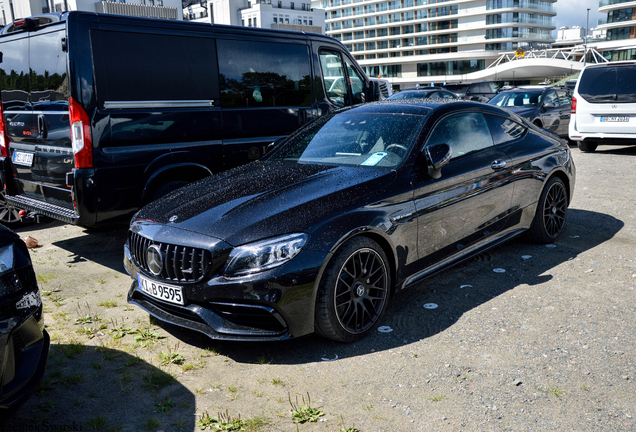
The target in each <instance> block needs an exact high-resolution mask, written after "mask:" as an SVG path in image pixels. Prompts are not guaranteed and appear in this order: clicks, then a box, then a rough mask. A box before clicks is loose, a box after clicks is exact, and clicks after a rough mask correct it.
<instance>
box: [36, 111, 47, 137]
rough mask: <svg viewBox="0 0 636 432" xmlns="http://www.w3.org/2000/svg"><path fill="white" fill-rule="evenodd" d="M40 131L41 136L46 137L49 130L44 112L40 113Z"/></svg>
mask: <svg viewBox="0 0 636 432" xmlns="http://www.w3.org/2000/svg"><path fill="white" fill-rule="evenodd" d="M38 132H39V133H40V137H41V138H44V139H46V137H47V135H48V132H47V130H46V117H44V114H40V115H38Z"/></svg>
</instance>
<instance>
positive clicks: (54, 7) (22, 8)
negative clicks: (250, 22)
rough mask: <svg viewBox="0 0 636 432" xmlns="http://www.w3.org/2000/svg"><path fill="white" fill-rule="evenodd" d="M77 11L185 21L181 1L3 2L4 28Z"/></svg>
mask: <svg viewBox="0 0 636 432" xmlns="http://www.w3.org/2000/svg"><path fill="white" fill-rule="evenodd" d="M74 10H82V11H91V12H105V13H112V14H117V15H133V16H145V17H152V18H168V19H183V13H182V6H181V0H117V1H95V0H0V11H1V14H0V20H2V25H5V24H8V23H10V22H13V21H14V20H16V19H18V18H27V17H30V16H34V15H40V14H43V13H48V12H66V11H74Z"/></svg>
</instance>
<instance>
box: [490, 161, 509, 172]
mask: <svg viewBox="0 0 636 432" xmlns="http://www.w3.org/2000/svg"><path fill="white" fill-rule="evenodd" d="M490 167H491V168H492V169H494V170H499V169H502V168H505V167H506V161H500V160H496V161H493V162H492V163H491V164H490Z"/></svg>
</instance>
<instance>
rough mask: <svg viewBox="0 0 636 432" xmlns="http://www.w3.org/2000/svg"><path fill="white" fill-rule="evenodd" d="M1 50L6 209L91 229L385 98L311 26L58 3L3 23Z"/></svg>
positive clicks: (0, 151)
mask: <svg viewBox="0 0 636 432" xmlns="http://www.w3.org/2000/svg"><path fill="white" fill-rule="evenodd" d="M0 51H1V52H2V53H3V61H2V63H0V76H1V77H2V78H1V79H0V87H1V89H2V113H1V115H0V118H1V119H2V121H0V137H2V140H0V168H2V169H0V176H1V177H2V182H3V184H6V203H5V205H4V207H5V209H6V208H8V207H7V206H13V207H15V208H22V209H26V210H29V211H31V212H34V213H36V214H43V215H46V216H49V217H52V218H54V219H58V220H61V221H64V222H67V223H73V224H78V225H82V226H96V225H100V224H104V223H111V222H117V221H128V220H130V216H131V215H132V214H133V213H134V212H135V211H136V210H137V209H138V208H139V207H140V206H141V205H143V204H145V203H148V202H150V201H152V200H153V199H156V198H158V197H161V196H163V195H165V194H166V193H167V192H169V191H170V190H173V189H176V188H177V187H179V186H182V185H184V184H186V183H189V182H192V181H195V180H198V179H200V178H203V177H205V176H208V175H210V174H213V173H218V172H221V171H223V170H225V169H228V168H232V167H235V166H238V165H241V164H245V163H248V162H250V161H252V160H255V159H258V158H259V157H261V156H262V155H263V154H264V152H265V149H266V147H267V145H269V144H270V143H271V142H273V141H275V140H277V139H279V138H282V137H284V136H287V135H289V134H290V133H292V132H294V131H295V130H296V129H298V127H300V126H301V125H303V124H304V123H307V122H309V121H311V120H313V119H315V118H317V117H319V116H320V115H321V114H323V113H328V112H331V111H333V110H335V109H339V108H342V107H345V106H349V105H354V104H358V103H362V102H365V101H371V100H377V99H379V87H378V85H377V83H376V84H372V83H371V82H370V81H369V79H368V78H367V76H366V75H365V74H364V72H363V71H362V69H360V67H359V66H358V64H357V63H356V62H355V60H354V59H353V58H352V57H351V55H350V53H349V52H348V51H347V49H346V48H345V47H344V45H342V44H341V43H340V42H338V41H336V40H335V39H333V38H331V37H328V36H323V35H319V34H314V33H303V32H292V31H283V30H271V29H260V28H259V29H257V28H251V27H233V26H223V25H210V24H205V23H193V22H184V21H176V20H160V19H150V18H141V17H131V16H123V15H105V14H96V13H90V12H69V13H51V14H45V15H41V16H37V17H32V18H25V19H21V20H17V21H15V22H13V23H11V24H9V25H8V26H6V27H4V29H3V30H2V32H1V34H0ZM29 76H31V77H32V78H31V79H27V78H28V77H29ZM25 77H27V78H25ZM6 214H10V213H6Z"/></svg>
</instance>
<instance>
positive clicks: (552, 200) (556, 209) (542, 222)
mask: <svg viewBox="0 0 636 432" xmlns="http://www.w3.org/2000/svg"><path fill="white" fill-rule="evenodd" d="M567 215H568V195H567V189H566V187H565V184H563V181H562V180H561V179H560V178H558V177H552V178H550V180H548V183H547V184H546V185H545V187H544V188H543V191H542V192H541V196H540V197H539V203H538V204H537V212H536V213H535V215H534V219H533V221H532V225H531V226H530V229H528V233H527V234H528V237H529V238H530V239H531V240H532V241H534V242H536V243H553V242H554V241H556V239H557V238H559V236H560V235H561V234H562V233H563V231H564V229H565V221H566V218H567Z"/></svg>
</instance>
